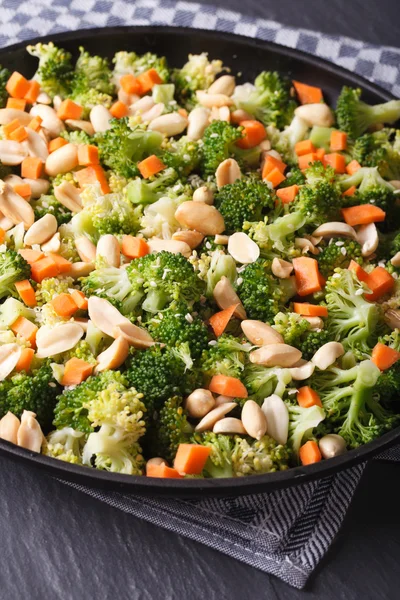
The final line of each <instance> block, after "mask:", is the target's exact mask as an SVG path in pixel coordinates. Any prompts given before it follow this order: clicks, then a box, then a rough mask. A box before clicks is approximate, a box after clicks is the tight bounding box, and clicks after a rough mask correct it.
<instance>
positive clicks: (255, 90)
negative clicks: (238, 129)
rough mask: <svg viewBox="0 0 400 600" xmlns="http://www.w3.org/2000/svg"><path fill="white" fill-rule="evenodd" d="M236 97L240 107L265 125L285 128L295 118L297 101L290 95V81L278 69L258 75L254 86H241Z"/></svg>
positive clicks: (236, 92)
mask: <svg viewBox="0 0 400 600" xmlns="http://www.w3.org/2000/svg"><path fill="white" fill-rule="evenodd" d="M239 87H240V88H244V89H239V90H238V89H237V88H236V90H235V95H234V99H235V101H236V105H237V106H238V108H243V109H244V110H246V111H247V112H249V113H250V114H252V115H254V116H255V118H256V119H258V120H259V121H262V122H263V123H264V124H265V125H275V126H276V127H278V129H283V127H285V125H289V123H290V122H291V120H292V118H293V113H294V109H295V108H296V102H295V101H294V100H292V98H291V96H290V83H289V81H286V80H284V79H283V78H282V77H281V76H280V75H279V73H277V72H276V71H274V72H273V71H263V72H262V73H260V74H259V75H258V77H256V79H255V81H254V87H253V86H239Z"/></svg>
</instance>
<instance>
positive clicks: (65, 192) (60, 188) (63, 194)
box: [54, 181, 83, 213]
mask: <svg viewBox="0 0 400 600" xmlns="http://www.w3.org/2000/svg"><path fill="white" fill-rule="evenodd" d="M54 195H55V197H56V199H57V200H58V201H59V202H60V203H61V204H62V205H63V206H65V207H66V208H68V210H70V211H71V212H73V213H78V212H80V211H81V210H82V208H83V205H82V200H81V196H80V193H79V190H78V189H77V188H76V187H75V186H74V185H73V184H72V183H71V182H70V181H63V182H62V183H61V184H60V185H56V186H55V188H54Z"/></svg>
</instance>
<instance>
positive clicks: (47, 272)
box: [31, 256, 60, 283]
mask: <svg viewBox="0 0 400 600" xmlns="http://www.w3.org/2000/svg"><path fill="white" fill-rule="evenodd" d="M31 271H32V279H33V280H34V281H36V282H37V283H40V282H41V281H43V279H46V278H47V277H57V275H59V273H60V271H59V270H58V266H57V264H56V263H55V262H54V260H53V259H52V258H51V257H50V256H45V257H44V258H40V259H39V260H37V261H35V262H34V263H32V264H31Z"/></svg>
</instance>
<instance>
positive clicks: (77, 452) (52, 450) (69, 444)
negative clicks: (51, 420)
mask: <svg viewBox="0 0 400 600" xmlns="http://www.w3.org/2000/svg"><path fill="white" fill-rule="evenodd" d="M85 441H86V436H85V434H84V433H83V432H82V431H75V430H74V429H72V427H63V429H56V430H55V431H52V432H50V433H49V435H48V436H47V438H46V441H45V443H44V444H43V447H42V454H45V455H46V456H51V457H52V458H57V459H58V460H63V461H64V462H69V463H71V464H74V465H81V464H82V450H83V447H84V445H85Z"/></svg>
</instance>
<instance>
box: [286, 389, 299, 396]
mask: <svg viewBox="0 0 400 600" xmlns="http://www.w3.org/2000/svg"><path fill="white" fill-rule="evenodd" d="M298 392H299V390H297V389H292V390H288V394H289V396H293V394H298Z"/></svg>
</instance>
